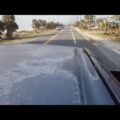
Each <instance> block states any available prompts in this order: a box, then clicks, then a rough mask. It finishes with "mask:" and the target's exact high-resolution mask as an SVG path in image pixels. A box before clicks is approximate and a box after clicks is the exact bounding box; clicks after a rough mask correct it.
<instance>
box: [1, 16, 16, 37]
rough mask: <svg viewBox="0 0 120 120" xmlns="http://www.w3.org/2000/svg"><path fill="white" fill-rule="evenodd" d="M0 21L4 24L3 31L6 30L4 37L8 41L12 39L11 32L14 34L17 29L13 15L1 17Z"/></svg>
mask: <svg viewBox="0 0 120 120" xmlns="http://www.w3.org/2000/svg"><path fill="white" fill-rule="evenodd" d="M2 21H3V23H4V26H5V29H6V30H7V33H6V36H7V38H8V39H12V38H13V32H15V31H16V30H17V29H18V25H17V23H16V22H15V16H14V15H3V16H2Z"/></svg>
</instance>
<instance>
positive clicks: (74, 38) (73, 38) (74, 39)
mask: <svg viewBox="0 0 120 120" xmlns="http://www.w3.org/2000/svg"><path fill="white" fill-rule="evenodd" d="M71 33H72V37H73V41H74V44H76V40H75V36H74V34H73V31H72V29H71Z"/></svg>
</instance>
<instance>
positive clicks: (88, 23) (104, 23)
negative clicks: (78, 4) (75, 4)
mask: <svg viewBox="0 0 120 120" xmlns="http://www.w3.org/2000/svg"><path fill="white" fill-rule="evenodd" d="M95 17H96V16H95V15H85V16H84V18H83V19H81V20H79V21H77V22H75V24H74V25H75V26H77V27H79V28H81V29H88V30H91V29H92V28H93V27H95V26H96V27H97V29H98V30H101V31H104V33H108V34H110V33H111V32H112V33H113V32H115V31H117V33H119V31H120V29H119V28H120V24H119V23H114V22H109V21H108V20H106V19H104V18H98V19H95ZM115 17H116V16H113V18H115Z"/></svg>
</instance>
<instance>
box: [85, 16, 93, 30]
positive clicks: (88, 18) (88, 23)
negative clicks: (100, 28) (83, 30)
mask: <svg viewBox="0 0 120 120" xmlns="http://www.w3.org/2000/svg"><path fill="white" fill-rule="evenodd" d="M84 21H85V23H86V26H87V28H88V30H90V28H91V25H92V23H93V21H94V16H93V15H85V17H84Z"/></svg>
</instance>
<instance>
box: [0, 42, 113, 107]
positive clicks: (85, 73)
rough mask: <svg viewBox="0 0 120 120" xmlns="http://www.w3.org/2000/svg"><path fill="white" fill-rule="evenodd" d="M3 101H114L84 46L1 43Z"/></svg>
mask: <svg viewBox="0 0 120 120" xmlns="http://www.w3.org/2000/svg"><path fill="white" fill-rule="evenodd" d="M86 88H87V89H86ZM0 104H20V105H21V104H25V105H26V104H42V105H46V104H48V105H49V104H50V105H51V104H52V105H54V104H70V105H71V104H113V101H112V99H111V98H110V95H109V94H108V92H107V90H106V88H105V86H104V85H103V83H102V82H101V80H100V78H99V76H98V75H97V73H96V71H95V69H94V68H93V66H92V64H91V63H90V61H89V60H88V58H87V56H85V53H84V51H83V49H81V48H74V47H63V46H52V45H51V46H47V45H44V46H43V45H33V44H29V45H28V44H19V45H0Z"/></svg>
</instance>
